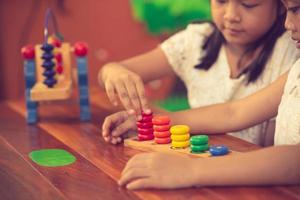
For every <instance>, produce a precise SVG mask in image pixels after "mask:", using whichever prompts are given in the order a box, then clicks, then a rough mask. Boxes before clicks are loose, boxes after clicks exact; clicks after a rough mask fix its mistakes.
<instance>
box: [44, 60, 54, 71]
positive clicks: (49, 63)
mask: <svg viewBox="0 0 300 200" xmlns="http://www.w3.org/2000/svg"><path fill="white" fill-rule="evenodd" d="M54 65H55V63H54V62H53V61H52V60H45V61H44V62H43V64H42V66H43V67H44V68H46V69H52V68H53V67H54Z"/></svg>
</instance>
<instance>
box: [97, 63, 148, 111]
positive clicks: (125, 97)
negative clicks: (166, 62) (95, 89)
mask: <svg viewBox="0 0 300 200" xmlns="http://www.w3.org/2000/svg"><path fill="white" fill-rule="evenodd" d="M102 74H103V75H102V81H103V83H104V86H105V90H106V93H107V96H108V98H109V100H110V101H111V102H112V103H113V104H114V105H117V104H118V101H117V98H118V97H119V99H120V101H121V102H122V104H123V106H124V107H125V109H126V110H127V111H129V110H131V109H133V110H135V112H136V114H139V113H141V111H146V110H147V109H148V103H147V99H146V96H145V89H144V83H143V80H142V79H141V77H140V76H138V75H137V74H136V73H134V72H131V71H130V70H128V69H126V68H125V67H123V66H121V65H119V64H117V63H112V64H109V65H107V66H104V68H103V72H102Z"/></svg>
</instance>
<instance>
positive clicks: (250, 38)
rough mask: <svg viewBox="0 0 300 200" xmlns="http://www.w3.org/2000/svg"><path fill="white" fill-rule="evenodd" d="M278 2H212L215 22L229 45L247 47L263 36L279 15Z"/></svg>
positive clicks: (257, 0)
mask: <svg viewBox="0 0 300 200" xmlns="http://www.w3.org/2000/svg"><path fill="white" fill-rule="evenodd" d="M277 7H278V4H277V1H276V0H211V11H212V17H213V21H214V23H215V24H216V26H217V27H218V29H219V30H220V31H221V32H222V34H223V36H224V38H225V40H226V42H227V43H228V44H234V45H241V46H245V45H246V46H247V45H249V44H251V43H252V42H255V41H256V40H257V39H259V38H260V37H261V36H263V35H264V34H265V33H266V32H267V31H268V30H269V29H270V28H271V26H272V25H273V24H274V22H275V20H276V18H277V14H278V8H277Z"/></svg>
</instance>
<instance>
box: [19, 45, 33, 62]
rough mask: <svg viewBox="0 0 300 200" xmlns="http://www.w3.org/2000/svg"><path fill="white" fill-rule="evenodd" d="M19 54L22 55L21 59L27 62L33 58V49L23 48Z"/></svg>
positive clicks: (30, 47)
mask: <svg viewBox="0 0 300 200" xmlns="http://www.w3.org/2000/svg"><path fill="white" fill-rule="evenodd" d="M21 53H22V56H23V58H24V59H27V60H31V59H33V58H34V56H35V53H34V47H33V46H32V45H27V46H24V47H23V48H22V49H21Z"/></svg>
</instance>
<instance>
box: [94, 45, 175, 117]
mask: <svg viewBox="0 0 300 200" xmlns="http://www.w3.org/2000/svg"><path fill="white" fill-rule="evenodd" d="M172 73H173V70H172V68H171V66H170V64H169V63H168V60H167V58H166V56H165V54H164V52H163V51H162V50H161V48H160V47H158V48H156V49H154V50H152V51H149V52H147V53H144V54H141V55H139V56H135V57H133V58H129V59H126V60H123V61H121V62H116V63H108V64H106V65H104V66H103V67H102V68H101V70H100V71H99V74H98V81H99V84H100V85H101V86H103V87H105V89H106V92H107V95H108V97H109V99H110V101H111V102H112V103H113V104H115V105H117V99H118V97H119V99H120V100H121V102H122V104H123V106H124V107H125V109H126V110H130V109H134V110H135V111H136V112H137V113H140V112H141V110H144V111H145V110H147V109H148V108H149V107H148V105H147V100H146V97H145V91H144V82H148V81H151V80H155V79H157V78H160V77H162V76H165V75H168V74H172Z"/></svg>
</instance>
